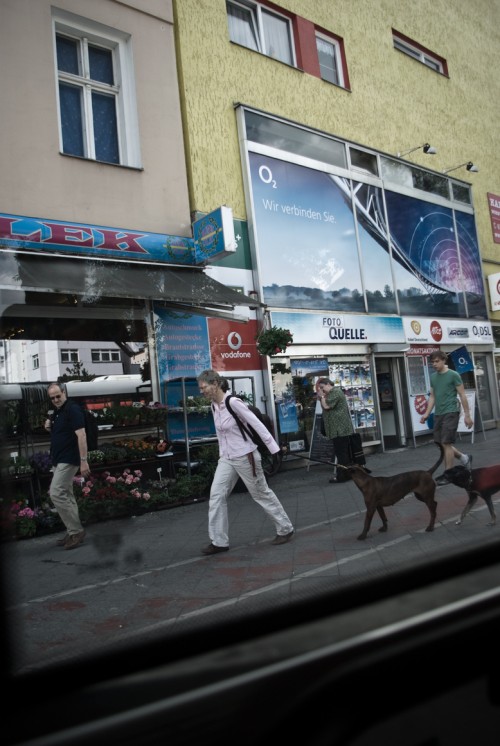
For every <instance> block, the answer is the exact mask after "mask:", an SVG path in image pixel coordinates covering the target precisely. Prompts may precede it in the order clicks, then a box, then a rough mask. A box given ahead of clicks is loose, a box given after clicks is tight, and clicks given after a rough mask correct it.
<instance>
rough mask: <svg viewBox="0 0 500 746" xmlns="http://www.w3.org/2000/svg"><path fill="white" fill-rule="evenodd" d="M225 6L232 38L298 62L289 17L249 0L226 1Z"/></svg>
mask: <svg viewBox="0 0 500 746" xmlns="http://www.w3.org/2000/svg"><path fill="white" fill-rule="evenodd" d="M226 8H227V21H228V26H229V38H230V39H231V41H233V42H235V43H236V44H241V45H242V46H244V47H248V48H249V49H253V50H254V51H256V52H262V54H265V55H267V56H268V57H273V58H274V59H277V60H280V61H281V62H286V63H287V64H288V65H295V52H294V46H293V35H292V26H291V23H290V19H289V18H287V17H286V16H283V15H280V14H278V13H275V12H273V11H271V10H270V9H269V8H267V7H266V6H264V5H261V4H260V3H255V2H250V1H248V2H247V0H226Z"/></svg>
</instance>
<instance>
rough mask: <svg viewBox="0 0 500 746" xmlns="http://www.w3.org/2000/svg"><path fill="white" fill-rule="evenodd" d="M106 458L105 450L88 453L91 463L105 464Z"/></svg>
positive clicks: (88, 459)
mask: <svg viewBox="0 0 500 746" xmlns="http://www.w3.org/2000/svg"><path fill="white" fill-rule="evenodd" d="M105 460H106V455H105V453H104V451H99V450H98V451H89V452H88V454H87V461H88V462H89V464H103V463H104V462H105Z"/></svg>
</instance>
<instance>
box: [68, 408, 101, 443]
mask: <svg viewBox="0 0 500 746" xmlns="http://www.w3.org/2000/svg"><path fill="white" fill-rule="evenodd" d="M68 401H70V402H72V403H73V404H77V405H78V406H79V407H80V408H81V410H82V412H83V419H84V420H85V435H86V436H87V450H88V451H97V449H98V447H99V427H98V425H97V418H96V417H94V415H93V414H92V412H90V411H89V410H88V409H87V408H86V407H85V406H84V405H82V404H80V402H76V401H75V400H74V399H68Z"/></svg>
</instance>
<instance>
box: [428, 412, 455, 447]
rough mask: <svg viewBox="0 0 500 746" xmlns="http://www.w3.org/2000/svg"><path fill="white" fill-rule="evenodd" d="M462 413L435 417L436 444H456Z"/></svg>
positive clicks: (436, 415) (450, 413)
mask: <svg viewBox="0 0 500 746" xmlns="http://www.w3.org/2000/svg"><path fill="white" fill-rule="evenodd" d="M459 419H460V412H449V413H448V414H435V415H434V443H454V442H455V439H456V437H457V429H458V421H459Z"/></svg>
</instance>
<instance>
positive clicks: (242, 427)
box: [224, 394, 253, 442]
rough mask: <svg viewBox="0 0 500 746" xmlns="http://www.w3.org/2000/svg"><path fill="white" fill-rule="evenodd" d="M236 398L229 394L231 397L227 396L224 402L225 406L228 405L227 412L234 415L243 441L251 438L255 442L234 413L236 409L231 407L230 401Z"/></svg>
mask: <svg viewBox="0 0 500 746" xmlns="http://www.w3.org/2000/svg"><path fill="white" fill-rule="evenodd" d="M234 398H235V396H234V394H229V396H227V397H226V399H225V400H224V404H225V405H226V408H227V411H228V412H229V413H230V414H232V415H233V417H234V419H235V420H236V424H237V425H238V428H239V430H240V433H241V436H242V438H243V440H248V438H250V440H251V441H252V442H253V438H252V436H251V434H250V432H249V431H248V430H247V428H246V426H245V424H244V423H243V422H242V421H241V420H240V418H239V417H238V415H237V414H236V412H235V411H234V409H233V408H232V407H231V402H230V400H231V399H234ZM236 398H237V397H236Z"/></svg>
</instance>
